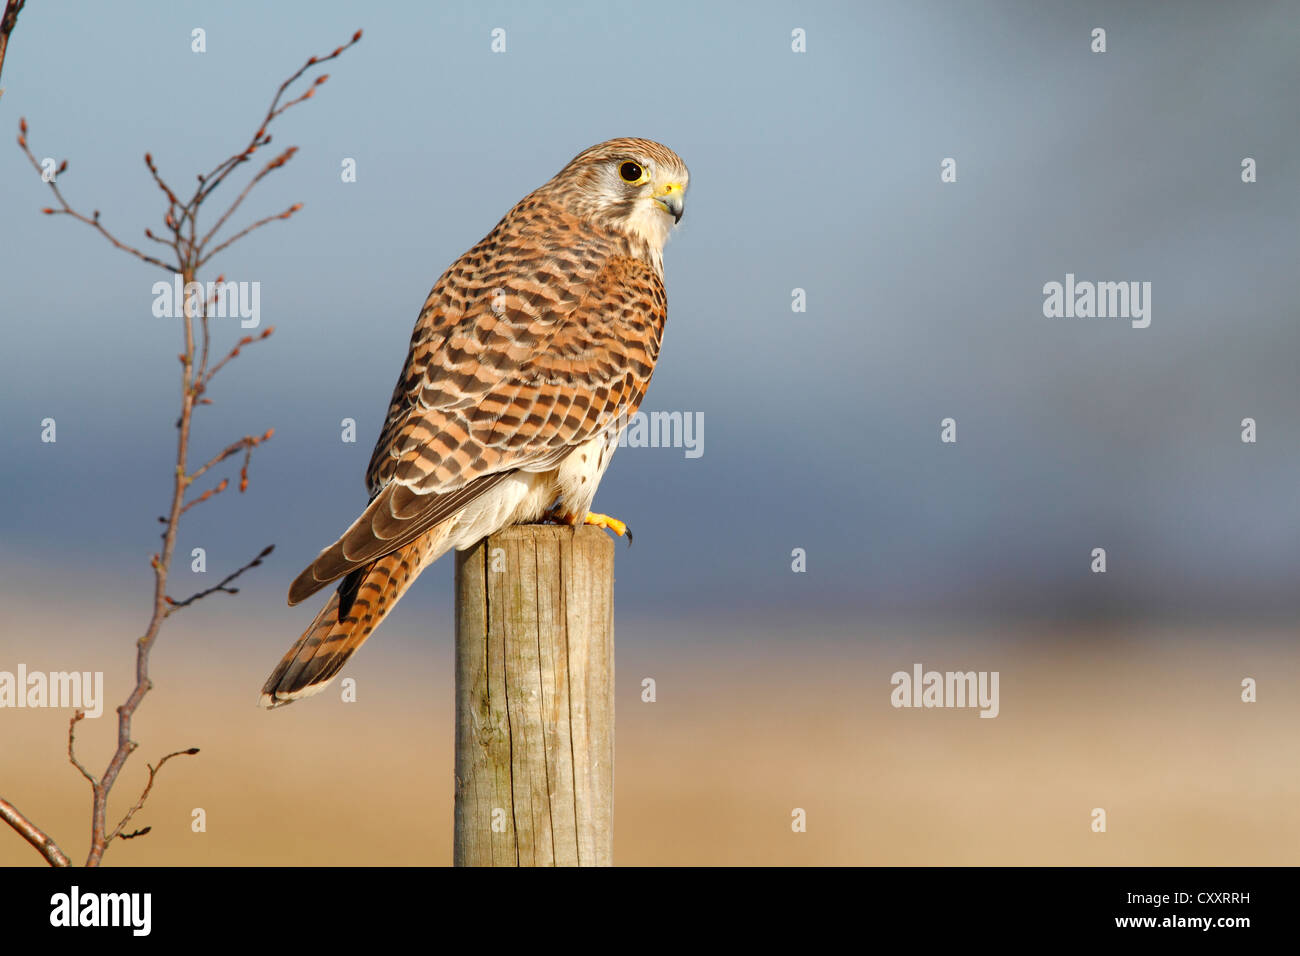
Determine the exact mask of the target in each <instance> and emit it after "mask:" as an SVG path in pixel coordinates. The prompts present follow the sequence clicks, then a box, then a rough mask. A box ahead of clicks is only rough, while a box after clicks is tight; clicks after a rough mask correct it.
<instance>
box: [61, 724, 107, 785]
mask: <svg viewBox="0 0 1300 956" xmlns="http://www.w3.org/2000/svg"><path fill="white" fill-rule="evenodd" d="M85 716H86V712H85V711H84V710H78V711H77V712H76V713H74V714H73V715H72V719H71V720H70V721H68V760H70V761H71V762H72V765H73V766H74V767H76V768H77V769H78V770H80V771H81V775H82V776H83V777H85V778H86V779H87V780H89V781H90V785H91V786H92V787H95V786H98V785H99V781H97V780H96V779H95V778H94V777H93V776H92V775H91V773H90V771H89V770H87V769H86V768H85V767H83V766H82V765H81V761H80V760H78V759H77V754H76V739H77V721H79V720H81V719H83V718H84V717H85Z"/></svg>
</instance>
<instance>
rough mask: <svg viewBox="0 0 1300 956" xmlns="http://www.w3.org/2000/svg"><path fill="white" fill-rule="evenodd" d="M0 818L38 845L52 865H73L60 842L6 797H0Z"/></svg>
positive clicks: (39, 851)
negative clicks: (24, 814) (51, 837)
mask: <svg viewBox="0 0 1300 956" xmlns="http://www.w3.org/2000/svg"><path fill="white" fill-rule="evenodd" d="M0 820H4V822H5V823H7V824H9V825H10V826H11V827H13V828H14V829H15V830H17V831H18V833H19V835H20V836H22V838H23V839H24V840H26V841H27V842H28V843H30V844H31V845H32V846H34V847H36V851H37V852H38V853H40V855H41V856H43V857H45V860H46V862H47V863H49V864H50V866H71V865H72V862H71V861H70V860H69V859H68V857H67V854H65V853H64V852H63V851H62V850H60V849H59V846H58V844H57V843H55V842H54V841H53V840H51V839H50V838H49V836H48V835H46V833H45V831H44V830H42V829H41V828H40V827H38V826H37V825H36V824H34V823H32V821H31V820H28V819H27V817H25V816H23V814H22V813H21V812H20V811H19V809H18V808H17V807H15V806H14V805H13V804H12V803H10V802H9V801H8V800H6V799H5V798H4V797H0Z"/></svg>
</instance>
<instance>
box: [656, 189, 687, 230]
mask: <svg viewBox="0 0 1300 956" xmlns="http://www.w3.org/2000/svg"><path fill="white" fill-rule="evenodd" d="M654 199H655V202H657V203H659V205H661V206H663V207H664V211H665V212H667V213H668V214H669V215H670V216H672V217H673V222H681V221H682V213H683V212H684V211H685V209H686V187H685V186H683V185H682V184H681V183H677V182H673V183H665V184H664V185H663V186H662V187H660V189H659V190H658V191H657V192H656V193H655V194H654Z"/></svg>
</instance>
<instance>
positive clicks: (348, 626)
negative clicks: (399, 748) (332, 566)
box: [258, 522, 450, 709]
mask: <svg viewBox="0 0 1300 956" xmlns="http://www.w3.org/2000/svg"><path fill="white" fill-rule="evenodd" d="M449 524H450V522H443V523H442V524H438V525H435V526H434V527H432V528H430V529H429V530H428V531H427V532H425V533H424V534H422V535H421V536H420V537H419V538H417V539H416V540H414V541H412V542H411V543H410V544H408V545H406V546H405V547H403V548H399V549H398V550H396V551H394V552H393V553H392V554H387V555H385V556H384V557H382V558H380V559H379V560H378V561H375V562H374V563H373V564H368V565H366V566H365V567H361V568H357V569H356V570H355V571H353V572H352V573H351V574H349V575H348V576H347V577H345V578H344V579H343V582H342V583H341V584H340V585H339V588H338V590H337V591H335V592H334V594H333V595H332V596H331V597H330V599H329V603H328V604H326V605H325V607H324V609H323V610H322V611H321V612H320V613H319V614H317V615H316V620H314V621H312V622H311V625H310V626H309V627H308V628H307V630H306V631H304V632H303V634H302V637H300V638H298V640H297V642H295V643H294V645H293V647H291V648H289V650H288V652H287V653H286V654H285V655H284V657H283V658H281V660H280V663H279V664H278V665H276V668H275V670H274V671H272V672H271V676H270V677H268V678H267V679H266V683H265V684H264V685H262V696H261V698H260V699H259V701H258V703H259V704H261V705H262V706H263V707H266V708H268V709H269V708H274V707H282V706H284V705H285V704H289V703H292V702H293V701H295V700H298V699H299V698H301V697H310V696H311V695H312V694H319V693H320V692H321V691H323V690H324V689H325V688H326V686H327V685H328V684H329V683H330V681H332V680H333V679H334V678H335V677H336V676H337V675H338V672H339V671H340V670H341V669H342V668H343V664H344V663H345V662H346V661H347V659H348V658H349V657H351V656H352V654H353V652H354V651H355V650H356V649H357V648H358V647H360V646H361V645H362V644H364V643H365V641H366V638H368V637H369V636H370V634H371V632H372V631H374V629H375V628H376V627H378V626H379V622H380V621H382V620H383V619H384V618H385V617H386V616H387V615H388V612H389V611H391V610H392V609H393V606H394V605H396V604H397V602H398V600H400V599H401V597H402V595H403V594H405V593H406V589H407V588H409V587H410V586H411V582H413V581H414V580H415V578H416V576H417V575H418V574H419V573H420V571H421V570H422V569H423V568H424V567H425V566H426V565H428V564H430V563H432V562H433V561H435V560H436V559H437V558H438V557H439V556H440V555H441V554H442V553H443V552H444V551H446V550H447V546H448V543H447V541H446V538H447V531H448V525H449ZM340 607H341V608H342V612H341V613H340Z"/></svg>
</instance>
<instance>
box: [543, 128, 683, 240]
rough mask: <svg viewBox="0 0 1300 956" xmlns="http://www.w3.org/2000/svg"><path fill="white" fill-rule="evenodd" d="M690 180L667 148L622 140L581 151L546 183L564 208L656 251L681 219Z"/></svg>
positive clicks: (614, 140)
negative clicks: (596, 221)
mask: <svg viewBox="0 0 1300 956" xmlns="http://www.w3.org/2000/svg"><path fill="white" fill-rule="evenodd" d="M690 178H691V174H690V171H689V170H687V168H686V164H685V163H683V162H682V160H681V157H680V156H678V155H677V154H676V153H674V152H673V151H672V150H671V149H669V148H668V147H667V146H664V145H663V144H662V143H656V142H654V141H653V140H648V139H632V138H626V139H611V140H609V141H608V142H604V143H598V144H597V145H595V146H592V147H590V148H588V149H584V150H583V151H582V152H581V153H579V154H578V155H577V156H575V157H573V159H572V160H570V162H569V164H568V165H567V166H565V167H564V169H562V170H560V172H559V173H558V174H557V175H556V176H555V178H554V179H552V180H551V181H550V183H548V184H547V186H548V187H551V190H550V191H551V192H552V194H553V195H554V196H555V197H556V198H557V199H559V200H560V201H561V202H562V203H563V204H564V206H565V207H566V208H567V209H569V211H570V212H573V213H574V214H575V215H578V216H582V217H583V218H592V219H596V220H598V221H599V222H601V223H602V224H604V225H606V226H609V227H612V228H614V229H617V230H619V231H621V232H624V233H626V234H628V235H629V236H632V237H635V238H639V239H642V240H644V241H645V242H646V243H648V244H649V246H650V248H651V250H652V251H653V252H654V253H655V254H656V255H658V254H660V253H662V251H663V247H664V243H665V242H666V241H667V239H668V233H669V232H670V231H671V230H672V228H673V226H674V225H676V224H677V223H678V222H680V221H681V218H682V212H683V211H684V210H685V208H686V187H687V186H688V185H689V183H690Z"/></svg>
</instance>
